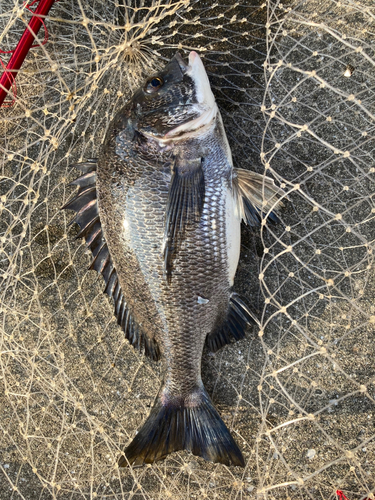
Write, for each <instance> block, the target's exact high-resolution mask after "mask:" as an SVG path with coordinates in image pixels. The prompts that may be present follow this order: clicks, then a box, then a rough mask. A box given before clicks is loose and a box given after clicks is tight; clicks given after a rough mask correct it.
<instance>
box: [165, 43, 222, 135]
mask: <svg viewBox="0 0 375 500" xmlns="http://www.w3.org/2000/svg"><path fill="white" fill-rule="evenodd" d="M176 59H177V62H178V63H179V65H180V68H181V64H182V65H183V68H184V69H183V70H182V69H181V71H184V72H185V73H186V74H187V75H188V76H189V77H190V78H191V79H192V80H193V81H194V84H195V89H196V98H197V101H198V102H197V103H196V104H195V105H194V107H195V111H196V114H197V115H198V116H196V117H195V118H193V119H192V120H188V121H186V122H184V123H182V124H180V125H178V126H177V127H175V128H173V129H172V130H169V132H167V133H166V134H165V135H164V137H163V139H162V140H164V141H169V140H171V139H173V140H181V139H185V138H188V137H192V136H195V135H197V134H202V133H205V132H206V131H208V130H210V129H211V127H212V126H213V124H214V122H215V119H216V116H217V113H218V108H217V104H216V102H215V98H214V95H213V93H212V90H211V87H210V83H209V80H208V76H207V73H206V70H205V68H204V66H203V63H202V60H201V58H200V57H199V55H198V54H197V53H196V52H194V51H192V52H190V54H189V64H185V62H184V61H183V59H182V57H181V56H180V54H178V53H177V54H176Z"/></svg>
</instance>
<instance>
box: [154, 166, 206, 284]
mask: <svg viewBox="0 0 375 500" xmlns="http://www.w3.org/2000/svg"><path fill="white" fill-rule="evenodd" d="M202 161H203V159H202V158H195V159H192V160H191V159H185V158H176V159H175V162H174V166H173V172H172V179H171V184H170V188H169V193H168V201H167V207H166V213H165V230H164V243H163V253H164V270H165V273H166V277H167V281H168V283H170V281H171V276H172V268H173V260H174V258H175V256H176V253H177V251H178V249H179V246H180V245H181V242H182V240H183V238H184V235H185V230H186V228H187V226H188V225H189V224H190V225H191V224H194V223H197V222H199V221H200V218H201V215H202V210H203V204H204V195H205V184H204V175H203V168H202Z"/></svg>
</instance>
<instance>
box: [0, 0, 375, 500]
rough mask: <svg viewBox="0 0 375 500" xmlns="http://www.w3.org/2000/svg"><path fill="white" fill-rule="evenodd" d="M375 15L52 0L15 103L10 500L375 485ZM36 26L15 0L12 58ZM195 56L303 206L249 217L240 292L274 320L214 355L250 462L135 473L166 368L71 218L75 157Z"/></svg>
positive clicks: (0, 197) (313, 492)
mask: <svg viewBox="0 0 375 500" xmlns="http://www.w3.org/2000/svg"><path fill="white" fill-rule="evenodd" d="M374 15H375V11H374V8H373V3H372V1H371V0H368V1H365V0H361V1H359V0H358V1H357V2H356V1H351V0H344V1H336V0H330V1H328V0H322V1H320V0H319V1H315V0H309V1H302V2H298V1H286V2H283V3H281V2H279V1H277V0H270V1H268V2H267V3H263V4H260V3H256V2H243V3H241V2H234V1H233V0H228V2H227V3H225V4H224V3H222V2H216V3H215V4H212V3H210V2H202V1H197V2H196V1H194V0H191V1H189V0H181V1H173V0H166V1H162V0H139V1H136V0H127V1H126V2H125V1H120V0H119V1H118V2H114V1H112V0H111V1H109V0H108V1H107V2H102V1H96V0H93V1H90V2H83V1H73V0H70V1H69V0H64V1H59V2H56V3H55V4H54V5H53V7H52V9H51V11H50V13H49V16H48V17H47V19H46V26H47V29H48V42H47V43H46V44H44V45H43V43H42V42H43V40H44V33H43V32H42V30H43V29H42V30H41V31H40V33H39V35H38V41H37V45H39V46H38V47H37V48H34V49H32V50H31V51H30V52H29V54H28V57H27V59H26V60H25V63H24V65H23V66H22V69H21V71H20V72H19V74H18V76H17V79H16V85H17V96H16V99H15V102H14V104H13V106H9V107H6V108H5V107H4V108H2V109H1V110H0V116H1V122H0V128H1V134H0V149H1V152H2V156H3V161H2V162H1V178H0V213H1V219H0V273H1V274H0V387H1V388H0V471H1V474H0V498H1V499H4V500H8V499H14V500H16V499H17V500H18V499H21V498H22V499H25V500H29V499H38V500H47V499H51V498H58V499H71V500H76V499H77V500H78V499H83V498H84V499H88V498H90V499H91V498H92V499H94V498H101V499H131V498H135V499H165V498H170V497H173V498H178V499H185V498H212V499H213V498H216V499H229V498H230V499H242V498H264V499H289V498H290V499H302V498H303V499H305V498H306V499H308V498H311V499H314V500H317V499H334V498H338V495H339V493H337V490H340V491H343V492H344V494H345V495H346V496H347V498H349V500H354V499H364V498H366V497H367V498H374V495H373V493H372V492H374V493H375V484H374V478H375V466H374V464H375V456H374V455H375V453H374V452H375V446H374V438H375V429H374V397H375V370H374V363H373V359H374V326H375V306H374V300H373V299H374V285H375V279H374V267H373V248H374V214H375V204H374V199H373V193H374V192H375V190H374V188H375V186H374V172H375V168H374V165H375V163H374V160H373V158H374V136H375V126H374V113H375V105H374V103H375V95H374V94H375V76H374V75H375V72H374V64H375V55H374V47H373V40H374V35H375V33H374V32H375V25H374ZM30 17H31V14H30V12H29V11H28V10H27V9H26V8H25V6H24V5H23V3H22V2H21V1H16V0H14V1H10V0H5V1H3V2H1V4H0V32H1V33H2V35H1V38H0V40H1V44H0V47H1V49H2V50H3V51H9V50H12V49H14V48H15V46H16V44H17V42H18V40H19V38H20V36H21V34H22V32H23V31H24V29H25V27H26V25H27V23H28V22H29V20H30ZM176 50H179V51H180V52H181V54H183V55H184V56H185V57H186V55H187V53H188V51H190V50H196V51H198V52H199V53H200V54H201V56H202V58H203V61H204V64H205V66H206V68H207V71H208V74H209V77H210V81H211V83H212V88H213V91H214V94H215V97H216V99H217V102H218V105H219V107H220V109H221V112H222V115H223V119H224V123H225V127H226V130H227V135H228V138H229V142H230V145H231V148H232V152H233V157H234V163H235V165H237V166H241V167H244V168H251V169H253V170H255V171H257V172H260V173H262V172H265V173H266V174H267V175H269V176H270V177H273V178H274V179H275V180H276V182H277V183H278V184H279V185H281V186H282V187H283V189H284V191H285V193H286V194H287V197H288V200H287V201H286V202H285V207H284V209H283V211H282V214H281V218H282V224H279V225H276V226H273V227H271V228H268V229H267V228H266V227H264V226H263V227H262V228H261V231H255V232H251V231H249V230H248V229H246V228H244V229H243V234H242V254H241V259H240V264H239V268H238V273H237V277H236V282H235V289H236V291H238V292H239V293H241V294H242V295H244V296H245V297H246V298H247V301H248V302H249V303H250V304H252V305H253V307H254V308H255V309H257V310H258V314H259V317H260V318H261V327H260V328H259V329H251V330H250V331H249V333H248V336H247V339H246V340H243V341H241V342H238V343H236V344H233V345H231V346H227V347H225V348H224V349H223V350H222V351H220V352H219V353H217V354H216V355H212V354H210V353H209V352H208V351H207V352H206V351H205V352H204V354H203V380H204V383H205V385H206V387H207V389H208V392H209V394H210V395H211V397H212V399H213V400H214V402H215V405H216V406H217V408H218V410H219V412H220V414H221V415H222V417H223V419H224V421H225V422H226V424H227V425H228V426H229V428H230V429H231V432H232V434H233V436H234V437H235V439H236V440H237V442H238V444H239V446H240V447H241V449H242V450H243V454H244V457H245V461H246V467H245V469H239V468H234V467H225V466H223V465H218V464H211V463H207V462H205V461H204V460H202V459H200V458H199V457H195V456H193V455H191V454H189V453H187V452H179V453H174V454H173V455H170V456H168V458H167V459H166V460H164V461H162V462H158V463H156V464H153V465H152V466H144V467H140V468H127V469H119V468H118V467H117V465H116V464H117V460H118V457H119V455H120V453H121V452H122V450H123V449H124V447H125V445H126V444H128V442H129V441H130V440H131V439H132V438H133V437H134V435H135V433H136V430H137V429H139V427H140V426H141V424H142V422H143V421H144V419H145V417H146V416H147V415H148V413H149V411H150V407H151V405H152V403H153V399H154V398H155V396H156V394H157V391H158V386H159V384H160V381H161V371H160V370H161V368H160V366H159V365H156V364H154V363H152V362H150V361H148V360H147V359H145V358H144V357H142V356H140V355H139V354H137V353H136V352H135V351H134V350H133V349H132V348H131V347H130V346H129V344H128V342H127V341H126V340H125V339H124V335H123V333H122V331H121V330H120V328H119V327H118V326H117V323H116V320H115V319H114V317H113V315H112V310H113V307H112V304H111V303H110V301H109V300H108V299H107V297H106V296H105V295H104V294H103V293H102V291H103V288H104V286H103V281H102V279H101V278H98V276H97V274H96V273H95V272H93V271H88V270H87V267H88V264H89V262H90V257H89V254H88V252H87V250H86V249H85V246H84V245H83V243H82V241H81V240H76V241H75V240H74V236H75V234H77V229H76V228H75V227H72V226H70V227H69V226H68V223H69V218H67V217H69V214H67V213H66V212H65V211H64V212H62V211H61V210H60V207H61V206H62V205H63V203H64V202H66V200H67V199H68V198H69V197H70V195H71V194H72V193H73V192H74V188H73V187H70V186H69V185H68V183H69V182H70V181H71V180H73V179H74V178H75V177H77V171H74V169H72V168H71V167H70V165H71V164H72V163H73V162H76V161H79V160H83V159H87V158H92V157H96V156H97V154H98V148H99V146H100V144H101V142H102V140H103V137H104V133H105V130H106V127H107V126H108V124H109V122H110V120H111V119H112V118H113V116H114V113H115V112H116V111H117V110H118V109H119V108H120V107H121V106H122V105H123V104H124V103H125V102H126V100H127V99H128V98H129V97H130V96H131V94H132V92H133V91H134V90H135V89H136V88H137V86H138V85H139V84H140V82H141V81H142V79H143V78H144V76H145V75H148V74H150V73H152V72H153V71H155V70H157V69H158V68H160V67H162V66H163V65H164V64H165V62H166V61H167V60H168V59H169V58H170V57H171V56H172V55H173V54H174V53H175V52H176ZM1 57H2V60H3V63H4V64H6V62H7V60H8V58H9V54H8V55H7V54H1ZM12 92H13V93H15V88H14V86H13V91H12ZM12 92H11V93H10V94H9V98H8V100H12Z"/></svg>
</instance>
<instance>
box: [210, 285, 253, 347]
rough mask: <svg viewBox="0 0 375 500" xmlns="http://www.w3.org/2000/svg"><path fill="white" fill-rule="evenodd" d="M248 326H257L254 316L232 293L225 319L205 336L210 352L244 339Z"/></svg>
mask: <svg viewBox="0 0 375 500" xmlns="http://www.w3.org/2000/svg"><path fill="white" fill-rule="evenodd" d="M250 324H259V321H258V319H257V318H256V316H255V314H254V313H253V312H252V311H251V310H250V309H249V308H248V306H247V305H246V304H245V303H244V302H243V301H242V300H241V299H240V297H239V296H238V295H237V294H236V293H232V294H231V296H230V299H229V308H228V313H227V318H226V320H225V321H224V323H223V324H222V325H220V327H219V328H218V329H216V330H215V331H214V332H212V333H210V334H209V335H207V338H206V343H207V346H208V348H209V349H210V351H212V352H216V351H218V350H219V349H221V348H222V347H224V346H225V345H226V344H230V343H232V341H233V340H234V341H237V340H241V339H243V338H244V337H245V334H246V328H247V326H248V325H250Z"/></svg>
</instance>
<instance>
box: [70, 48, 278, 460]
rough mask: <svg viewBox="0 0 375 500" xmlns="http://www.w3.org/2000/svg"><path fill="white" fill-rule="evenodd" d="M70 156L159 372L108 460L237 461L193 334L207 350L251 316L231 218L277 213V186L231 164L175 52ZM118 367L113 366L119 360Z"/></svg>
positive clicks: (80, 205) (120, 305)
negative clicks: (140, 416)
mask: <svg viewBox="0 0 375 500" xmlns="http://www.w3.org/2000/svg"><path fill="white" fill-rule="evenodd" d="M78 167H79V168H80V169H81V170H82V171H83V172H84V175H83V176H81V177H80V178H79V179H77V180H76V181H75V182H74V184H77V185H78V186H79V190H78V193H77V195H76V196H75V197H74V198H73V199H72V200H70V201H69V202H68V203H67V204H66V205H65V207H64V208H68V209H71V210H75V211H76V212H77V214H76V217H75V219H74V220H75V221H76V222H77V223H78V225H79V226H80V232H79V236H80V237H84V238H85V239H86V242H87V245H88V246H89V247H90V248H91V251H92V253H93V257H94V260H93V262H92V264H91V267H90V268H92V269H95V270H96V271H97V272H99V273H101V274H102V275H103V278H104V280H105V282H106V288H105V291H106V293H107V294H108V295H109V297H112V298H113V300H114V306H115V314H116V316H117V320H118V324H119V325H120V326H121V328H123V330H124V332H125V335H126V337H127V338H128V340H129V342H130V343H131V344H132V345H133V347H135V348H136V349H138V350H140V351H144V352H145V354H146V355H147V356H149V357H150V358H151V359H154V360H157V359H159V357H160V356H161V357H162V359H163V364H164V378H163V383H162V387H161V389H160V391H159V393H158V396H157V398H156V401H155V404H154V406H153V408H152V410H151V412H150V415H149V416H148V418H147V420H146V422H145V423H144V425H143V427H142V428H141V429H140V431H139V432H138V434H137V435H136V436H135V438H134V439H133V441H132V442H131V443H130V444H129V445H128V446H127V448H126V449H125V452H124V454H123V456H122V457H121V458H120V461H119V465H121V466H125V465H127V464H132V463H134V464H143V463H152V462H154V461H155V460H160V459H162V458H164V457H165V456H166V455H167V454H168V453H172V452H174V451H178V450H183V449H185V450H189V451H191V452H192V453H193V454H195V455H200V456H202V457H203V458H205V459H206V460H211V461H213V462H221V463H224V464H227V465H230V464H233V465H241V466H243V465H244V459H243V456H242V454H241V451H240V450H239V448H238V446H237V444H236V443H235V441H234V439H233V437H232V436H231V434H230V432H229V430H228V429H227V427H226V426H225V424H224V422H223V421H222V419H221V418H220V416H219V414H218V412H217V411H216V409H215V407H214V406H213V403H212V401H211V400H210V398H209V396H208V394H207V392H206V390H205V388H204V386H203V382H202V379H201V360H202V352H203V347H204V344H205V342H206V343H207V344H208V346H209V348H210V349H211V350H212V351H216V350H218V349H220V348H221V347H223V346H224V345H225V344H228V343H230V342H231V341H232V340H240V339H241V338H244V336H245V331H246V328H247V326H248V325H249V324H250V323H251V322H253V323H254V322H257V320H256V317H255V316H254V314H253V313H252V312H251V311H250V309H249V308H248V306H247V305H245V304H244V303H243V301H242V300H241V299H240V298H239V297H238V295H237V294H235V293H234V292H233V291H232V285H233V280H234V274H235V271H236V268H237V264H238V260H239V251H240V224H241V219H242V220H244V221H245V222H246V223H248V224H250V225H256V224H258V223H259V222H260V221H261V219H262V217H263V216H267V217H268V219H269V220H274V221H275V220H277V217H276V215H275V210H276V209H277V208H278V206H280V205H281V203H280V197H281V196H282V194H283V193H282V192H281V190H279V189H278V188H276V186H274V184H273V181H272V180H271V179H268V178H267V177H263V176H260V175H259V174H255V173H253V172H247V171H245V170H242V169H234V168H233V164H232V157H231V152H230V148H229V144H228V140H227V138H226V135H225V130H224V127H223V123H222V119H221V116H220V113H219V111H218V108H217V105H216V102H215V99H214V97H213V94H212V91H211V88H210V85H209V81H208V77H207V74H206V72H205V70H204V67H203V64H202V61H201V60H200V58H199V56H198V54H196V53H195V52H191V53H190V55H189V63H188V64H186V63H185V62H184V61H183V60H182V58H181V56H180V55H179V54H176V56H175V57H174V58H173V59H172V60H171V61H170V62H169V63H168V64H167V66H166V67H165V68H164V70H162V71H161V72H160V73H159V74H158V75H157V76H152V77H150V78H149V79H148V80H147V81H146V82H145V84H144V86H143V87H141V88H140V89H138V90H137V92H136V93H135V94H134V96H133V97H132V99H131V100H130V101H129V102H128V103H127V104H126V105H125V107H124V108H123V109H121V110H120V111H119V112H118V114H117V115H116V117H115V118H114V120H113V121H112V123H111V124H110V126H109V128H108V131H107V134H106V137H105V140H104V143H103V146H102V148H101V152H100V155H99V159H98V161H97V163H96V162H95V161H93V160H90V161H87V162H85V163H83V164H81V165H78ZM124 369H125V367H124Z"/></svg>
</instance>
